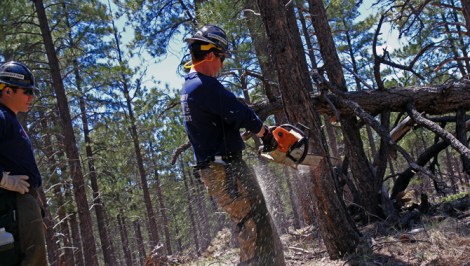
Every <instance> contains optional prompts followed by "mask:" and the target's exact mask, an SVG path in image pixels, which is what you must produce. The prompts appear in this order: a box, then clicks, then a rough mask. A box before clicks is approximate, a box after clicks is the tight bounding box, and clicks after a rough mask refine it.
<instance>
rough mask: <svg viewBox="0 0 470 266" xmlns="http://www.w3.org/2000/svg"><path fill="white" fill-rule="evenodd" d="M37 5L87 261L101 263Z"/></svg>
mask: <svg viewBox="0 0 470 266" xmlns="http://www.w3.org/2000/svg"><path fill="white" fill-rule="evenodd" d="M33 2H34V3H35V6H36V12H37V15H38V21H39V25H40V28H41V33H42V38H43V41H44V46H45V49H46V54H47V58H48V61H49V66H50V69H51V77H52V83H53V85H52V86H53V87H54V90H55V94H56V98H57V105H58V107H59V114H60V119H61V124H62V125H61V126H62V128H63V133H64V147H65V152H66V155H67V158H68V164H69V169H70V173H71V175H72V181H73V188H74V194H75V201H76V203H77V208H78V216H79V218H80V229H81V230H80V232H81V238H82V240H83V241H84V242H85V243H87V245H86V246H85V249H84V255H85V263H86V265H87V266H95V265H98V259H97V255H96V245H95V237H94V236H93V229H92V222H91V215H90V211H89V205H88V201H87V198H86V191H85V181H84V178H83V173H82V168H81V165H80V157H79V153H78V148H77V143H76V140H75V136H74V132H73V126H72V119H71V117H70V109H69V105H68V101H67V96H66V94H65V89H64V84H63V82H62V77H61V74H60V67H59V60H58V58H57V54H56V51H55V48H54V42H53V40H52V35H51V31H50V29H49V25H48V20H47V16H46V11H45V9H44V4H43V2H42V0H33Z"/></svg>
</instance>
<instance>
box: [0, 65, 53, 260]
mask: <svg viewBox="0 0 470 266" xmlns="http://www.w3.org/2000/svg"><path fill="white" fill-rule="evenodd" d="M36 92H37V88H36V81H35V79H34V75H33V73H32V72H31V70H30V69H29V68H28V67H27V66H26V65H25V64H23V63H20V62H15V61H10V62H7V63H4V64H3V65H1V66H0V217H1V218H0V227H5V229H6V230H7V231H11V233H13V236H14V238H15V249H16V252H15V253H14V255H7V254H5V253H3V256H4V257H2V252H0V265H37V266H46V265H47V256H46V244H45V236H44V225H43V221H42V214H41V208H40V206H39V203H38V201H37V193H36V189H37V188H39V187H40V186H41V183H42V178H41V174H40V173H39V170H38V167H37V165H36V160H35V159H34V155H33V150H32V146H31V142H30V140H29V137H28V135H27V134H26V132H25V130H24V129H23V127H22V126H21V124H20V122H19V121H18V119H17V114H18V113H21V112H27V111H28V110H29V108H30V107H31V103H32V101H33V99H34V95H35V93H36ZM10 263H11V264H10Z"/></svg>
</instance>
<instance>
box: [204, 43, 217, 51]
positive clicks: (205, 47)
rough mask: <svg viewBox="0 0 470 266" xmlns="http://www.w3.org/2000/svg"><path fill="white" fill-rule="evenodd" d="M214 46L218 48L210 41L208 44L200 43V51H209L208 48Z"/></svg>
mask: <svg viewBox="0 0 470 266" xmlns="http://www.w3.org/2000/svg"><path fill="white" fill-rule="evenodd" d="M212 48H215V49H217V50H220V49H219V48H218V47H217V46H215V45H213V44H212V43H209V44H201V51H209V50H210V49H212Z"/></svg>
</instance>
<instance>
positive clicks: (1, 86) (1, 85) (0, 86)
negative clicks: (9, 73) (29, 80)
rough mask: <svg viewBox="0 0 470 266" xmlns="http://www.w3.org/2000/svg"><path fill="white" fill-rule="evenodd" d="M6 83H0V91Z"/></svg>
mask: <svg viewBox="0 0 470 266" xmlns="http://www.w3.org/2000/svg"><path fill="white" fill-rule="evenodd" d="M6 86H7V85H6V84H3V83H2V84H0V91H1V90H3V89H4V88H5V87H6Z"/></svg>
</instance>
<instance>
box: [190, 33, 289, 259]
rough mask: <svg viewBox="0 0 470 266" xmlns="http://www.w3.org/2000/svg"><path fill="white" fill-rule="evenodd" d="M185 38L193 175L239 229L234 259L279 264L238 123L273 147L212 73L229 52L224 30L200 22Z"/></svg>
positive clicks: (280, 253) (264, 129) (277, 242)
mask: <svg viewBox="0 0 470 266" xmlns="http://www.w3.org/2000/svg"><path fill="white" fill-rule="evenodd" d="M186 41H187V42H188V46H189V50H190V53H191V59H192V60H191V62H190V63H189V64H190V65H189V66H187V67H190V68H191V69H190V72H189V73H188V74H187V75H186V77H185V83H184V85H183V89H182V92H181V104H182V108H183V115H184V124H185V127H186V132H187V134H188V137H189V140H190V142H191V145H192V148H193V151H194V154H195V159H196V161H197V166H196V167H197V169H198V171H199V175H200V177H201V179H202V181H203V182H204V185H205V186H206V188H207V190H208V192H209V194H210V195H211V196H212V197H213V198H214V199H215V200H216V202H217V204H218V205H219V206H220V207H221V208H222V209H223V210H224V211H225V212H227V213H228V215H229V216H230V218H231V219H232V221H233V222H234V223H235V224H236V225H237V227H238V229H239V232H238V236H237V238H238V242H239V244H240V265H284V264H285V262H284V254H283V250H282V244H281V242H280V239H279V235H278V233H277V231H276V228H275V226H274V223H273V221H272V219H271V215H270V214H269V212H268V209H267V206H266V202H265V199H264V197H263V194H262V192H261V189H260V186H259V184H258V182H257V180H256V177H255V174H254V171H253V169H252V168H251V167H249V166H248V165H247V164H246V163H245V161H244V160H243V159H242V150H243V149H244V148H245V144H244V142H243V139H242V138H241V136H240V128H245V129H247V130H249V131H251V132H254V133H256V135H257V136H258V137H260V138H261V140H262V141H263V144H264V150H265V151H266V150H270V149H271V150H272V149H274V148H275V146H276V142H275V140H274V138H273V136H272V133H271V132H270V131H269V129H268V127H266V126H264V125H263V122H262V121H261V120H260V119H259V118H258V116H257V115H256V114H255V113H254V112H253V110H251V109H250V108H248V107H247V106H246V105H244V104H242V103H241V102H239V101H238V100H237V98H236V97H235V95H234V94H233V93H231V92H229V91H228V90H226V89H225V88H224V86H223V85H222V84H221V83H220V82H219V81H218V80H217V79H216V76H217V74H218V72H219V71H220V70H221V68H222V66H223V63H224V60H225V59H226V58H228V57H230V56H231V54H230V52H229V49H228V39H227V35H226V33H225V32H224V31H223V30H222V29H221V28H220V27H218V26H214V25H206V26H204V27H202V28H201V29H200V30H198V31H197V32H196V33H195V34H194V35H193V36H192V37H191V38H188V39H187V40H186Z"/></svg>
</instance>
